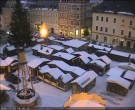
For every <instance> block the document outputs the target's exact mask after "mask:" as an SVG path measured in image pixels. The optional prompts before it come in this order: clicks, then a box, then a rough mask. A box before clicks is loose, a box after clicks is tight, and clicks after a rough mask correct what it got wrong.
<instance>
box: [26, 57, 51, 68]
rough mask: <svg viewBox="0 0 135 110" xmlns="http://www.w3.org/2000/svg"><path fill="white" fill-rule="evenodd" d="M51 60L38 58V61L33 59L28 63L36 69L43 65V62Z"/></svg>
mask: <svg viewBox="0 0 135 110" xmlns="http://www.w3.org/2000/svg"><path fill="white" fill-rule="evenodd" d="M48 61H50V60H48V59H46V58H37V59H33V60H32V61H30V62H28V64H27V65H28V66H29V67H31V68H36V67H37V66H39V65H40V64H41V63H43V62H48Z"/></svg>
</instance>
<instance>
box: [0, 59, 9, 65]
mask: <svg viewBox="0 0 135 110" xmlns="http://www.w3.org/2000/svg"><path fill="white" fill-rule="evenodd" d="M0 66H8V64H7V62H6V61H5V60H2V59H1V58H0Z"/></svg>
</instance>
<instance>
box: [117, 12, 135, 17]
mask: <svg viewBox="0 0 135 110" xmlns="http://www.w3.org/2000/svg"><path fill="white" fill-rule="evenodd" d="M118 14H124V15H131V16H134V14H133V13H129V12H118Z"/></svg>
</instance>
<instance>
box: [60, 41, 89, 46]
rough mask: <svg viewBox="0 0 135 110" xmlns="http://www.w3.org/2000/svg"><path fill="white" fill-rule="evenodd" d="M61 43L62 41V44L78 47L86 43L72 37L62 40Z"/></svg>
mask: <svg viewBox="0 0 135 110" xmlns="http://www.w3.org/2000/svg"><path fill="white" fill-rule="evenodd" d="M62 43H63V45H67V46H70V47H75V48H79V47H81V46H83V45H84V44H86V43H87V42H85V41H80V40H77V39H72V40H68V41H64V42H62Z"/></svg>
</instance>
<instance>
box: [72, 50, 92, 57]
mask: <svg viewBox="0 0 135 110" xmlns="http://www.w3.org/2000/svg"><path fill="white" fill-rule="evenodd" d="M72 54H79V55H80V56H86V57H89V56H90V54H89V53H87V52H85V51H78V52H74V53H72Z"/></svg>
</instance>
